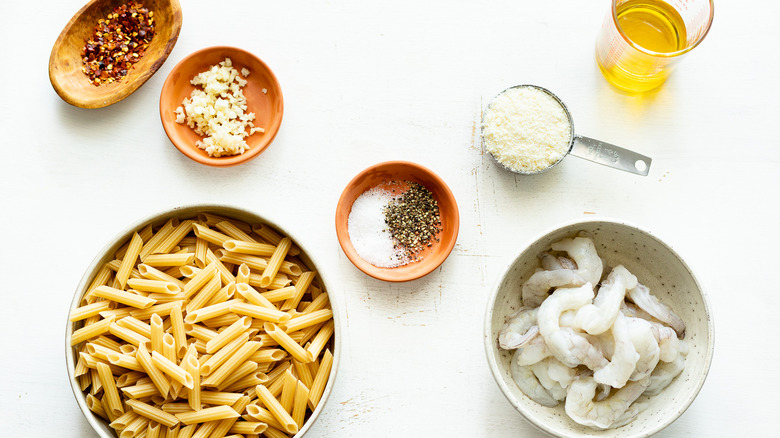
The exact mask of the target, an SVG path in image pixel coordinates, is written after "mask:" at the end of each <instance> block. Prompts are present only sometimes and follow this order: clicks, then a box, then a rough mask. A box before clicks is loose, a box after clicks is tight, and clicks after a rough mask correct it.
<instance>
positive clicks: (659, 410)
mask: <svg viewBox="0 0 780 438" xmlns="http://www.w3.org/2000/svg"><path fill="white" fill-rule="evenodd" d="M579 231H587V232H589V233H590V234H592V235H593V238H594V242H595V244H596V249H597V250H598V253H599V256H601V258H602V260H603V261H604V264H605V268H606V267H609V268H612V267H614V266H615V265H617V264H623V265H624V266H625V267H626V268H627V269H628V270H629V271H631V272H632V273H634V274H635V275H636V276H637V278H638V279H639V281H640V282H641V283H643V284H645V285H647V286H648V287H649V288H650V290H651V291H652V292H653V294H654V295H656V296H657V297H658V299H660V300H661V302H663V303H665V304H667V305H668V306H670V307H671V308H672V309H673V310H674V311H675V312H676V313H677V314H678V315H679V316H680V317H681V318H682V319H683V321H685V324H686V326H687V328H686V333H685V340H686V342H687V343H688V345H689V346H690V352H689V353H688V357H687V362H686V366H685V369H684V370H683V372H682V374H681V375H679V376H678V377H677V378H676V379H675V380H674V381H673V382H672V383H671V384H670V385H669V386H668V387H667V388H666V389H664V390H663V392H661V393H660V394H658V395H657V396H655V397H650V398H649V399H648V400H647V401H648V402H649V404H650V406H649V407H648V408H647V410H645V411H644V412H642V413H641V414H639V416H638V417H637V418H636V419H635V420H634V421H632V422H631V423H629V424H627V425H625V426H623V427H620V428H617V429H610V430H605V431H600V430H595V429H591V428H588V427H585V426H581V425H579V424H577V423H575V422H574V421H572V420H571V419H570V418H569V417H568V416H567V415H566V412H565V411H564V408H563V404H562V403H561V404H559V405H558V406H556V407H554V408H546V407H544V406H541V405H539V404H537V403H536V402H534V401H533V400H531V399H529V398H528V397H526V396H525V394H523V393H522V391H520V389H519V388H518V387H517V385H516V384H515V383H514V381H513V380H512V376H511V374H510V372H509V362H510V358H511V355H512V352H511V351H505V350H501V349H500V348H499V347H498V342H497V337H498V330H499V329H500V328H501V326H502V325H503V323H504V319H505V318H506V316H508V315H509V314H511V313H513V312H514V311H515V310H516V309H517V308H518V307H520V304H521V303H520V293H519V292H520V286H521V285H522V284H523V282H525V281H526V280H527V279H528V278H529V277H530V276H531V274H533V272H534V268H536V267H538V266H539V260H538V258H537V256H538V254H539V253H541V252H543V251H545V250H549V248H550V244H551V243H553V242H555V241H557V240H560V239H562V238H564V237H572V236H574V235H575V234H576V233H577V232H579ZM484 337H485V338H484V342H485V351H486V353H487V360H488V364H489V366H490V370H491V372H492V373H493V377H494V378H495V379H496V382H497V383H498V386H499V387H500V388H501V391H502V392H503V393H504V395H505V396H506V398H507V399H508V400H509V402H510V403H512V405H513V406H514V407H515V408H516V409H517V410H518V411H519V412H520V413H521V414H523V416H525V418H527V419H528V421H530V422H531V423H532V424H533V425H534V426H536V427H538V428H539V429H541V430H543V431H545V432H547V433H549V434H552V435H555V436H559V437H566V438H571V437H589V436H599V437H614V438H617V437H620V438H628V437H631V438H637V437H647V436H650V435H652V434H654V433H656V432H658V431H660V430H661V429H663V428H664V427H666V426H668V425H669V424H671V423H672V422H673V421H674V420H676V419H677V418H678V417H679V416H680V415H681V414H682V413H683V412H685V410H686V409H687V408H688V406H690V404H691V403H692V402H693V399H694V398H696V395H697V394H698V393H699V390H700V389H701V387H702V385H703V384H704V380H705V379H706V377H707V373H708V372H709V369H710V363H711V362H712V353H713V348H714V343H713V325H712V315H711V312H710V308H709V304H708V303H707V298H706V297H705V295H704V292H703V291H702V289H701V286H700V285H699V282H698V281H697V280H696V277H695V276H694V274H693V272H692V271H691V269H690V267H688V265H686V264H685V262H684V261H683V260H682V258H680V256H678V255H677V253H676V252H675V251H674V250H673V249H672V248H671V247H670V246H669V245H667V244H666V243H664V242H663V241H661V240H660V239H659V238H658V237H656V236H654V235H652V234H651V233H650V232H649V231H646V230H643V229H641V228H638V227H636V226H633V225H628V224H626V223H624V222H620V221H614V220H606V219H594V220H585V221H576V222H571V223H567V224H564V225H562V226H559V227H556V228H554V229H552V230H551V231H549V232H547V233H544V234H543V235H542V236H541V237H539V238H538V239H534V240H533V241H532V243H531V244H529V245H528V246H527V247H526V248H525V249H523V250H522V252H521V253H520V255H518V256H517V258H516V259H515V260H514V261H512V263H511V264H510V265H509V266H508V267H507V269H506V271H505V272H504V274H503V275H502V276H501V278H500V279H499V280H498V281H497V283H496V286H495V287H494V289H493V292H492V294H491V297H490V299H489V301H488V307H487V313H486V316H485V331H484ZM643 398H646V397H643Z"/></svg>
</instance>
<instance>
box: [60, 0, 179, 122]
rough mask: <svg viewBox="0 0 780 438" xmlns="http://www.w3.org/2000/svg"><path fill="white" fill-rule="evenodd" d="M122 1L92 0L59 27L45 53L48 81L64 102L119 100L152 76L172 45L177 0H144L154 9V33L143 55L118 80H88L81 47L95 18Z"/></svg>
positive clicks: (99, 103)
mask: <svg viewBox="0 0 780 438" xmlns="http://www.w3.org/2000/svg"><path fill="white" fill-rule="evenodd" d="M124 3H126V1H125V0H92V1H90V2H89V3H87V4H86V5H85V6H84V7H83V8H81V9H80V10H79V11H78V12H76V14H75V15H74V16H73V18H71V19H70V21H69V22H68V24H67V25H65V28H64V29H62V32H61V33H60V36H59V37H58V38H57V41H56V42H55V43H54V47H52V49H51V55H50V56H49V80H50V81H51V85H52V86H53V87H54V91H56V92H57V94H58V95H59V96H60V97H61V98H62V100H64V101H65V102H68V103H69V104H71V105H74V106H77V107H81V108H102V107H105V106H108V105H111V104H114V103H116V102H119V101H120V100H122V99H124V98H125V97H127V96H129V95H130V94H132V93H133V92H134V91H135V90H137V89H138V88H139V87H141V85H143V84H144V83H145V82H146V81H147V80H148V79H149V78H150V77H152V75H154V74H155V73H156V72H157V70H159V69H160V66H162V64H163V63H164V62H165V60H166V59H167V58H168V55H169V54H170V53H171V50H173V46H174V45H176V40H177V39H178V38H179V31H180V30H181V26H182V11H181V6H180V5H179V0H146V1H144V2H143V5H144V6H146V7H147V8H149V10H151V11H153V12H154V29H155V35H154V37H153V38H152V41H151V43H150V44H149V47H148V48H147V49H146V52H145V53H144V55H143V56H142V57H141V59H140V60H139V61H138V62H136V63H135V64H133V66H132V68H131V69H130V70H129V71H128V73H127V76H125V77H124V78H122V79H121V80H118V81H116V82H112V83H110V84H102V85H99V86H95V85H93V84H92V83H90V81H89V79H88V77H87V75H85V74H84V72H83V71H82V70H81V67H82V65H83V62H82V60H81V50H82V49H83V48H84V44H86V42H87V40H88V39H89V38H90V37H91V35H92V32H93V29H94V28H95V26H96V25H97V23H98V20H99V19H101V18H105V17H106V16H107V15H108V13H109V12H111V11H112V10H113V9H114V8H115V7H117V6H120V5H122V4H124Z"/></svg>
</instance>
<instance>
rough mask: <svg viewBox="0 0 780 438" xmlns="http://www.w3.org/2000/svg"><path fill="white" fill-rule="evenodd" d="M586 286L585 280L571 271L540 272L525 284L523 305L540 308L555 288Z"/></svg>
mask: <svg viewBox="0 0 780 438" xmlns="http://www.w3.org/2000/svg"><path fill="white" fill-rule="evenodd" d="M583 284H585V280H584V279H583V278H582V277H581V276H580V275H579V274H577V273H576V272H575V271H572V270H570V269H558V270H555V271H538V272H535V273H534V274H533V275H532V276H531V278H529V279H528V281H526V282H525V283H524V284H523V288H522V298H523V305H524V306H528V307H539V305H541V304H542V301H544V300H545V299H546V298H547V297H548V295H547V293H548V292H549V290H550V289H552V288H554V287H563V286H568V287H577V286H582V285H583Z"/></svg>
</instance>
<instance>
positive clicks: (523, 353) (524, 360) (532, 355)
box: [515, 335, 552, 366]
mask: <svg viewBox="0 0 780 438" xmlns="http://www.w3.org/2000/svg"><path fill="white" fill-rule="evenodd" d="M550 356H552V353H551V352H550V349H549V348H547V343H546V342H544V338H543V337H541V336H539V335H537V336H534V337H533V338H531V340H530V341H528V342H526V343H525V344H524V345H523V346H522V347H520V348H518V349H517V351H516V352H515V357H516V359H517V364H518V365H520V366H528V365H533V364H535V363H537V362H539V361H541V360H544V359H545V358H547V357H550Z"/></svg>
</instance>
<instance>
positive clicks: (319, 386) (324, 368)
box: [309, 350, 333, 410]
mask: <svg viewBox="0 0 780 438" xmlns="http://www.w3.org/2000/svg"><path fill="white" fill-rule="evenodd" d="M332 365H333V355H332V354H331V353H330V350H325V354H324V355H323V356H322V361H320V367H319V369H318V370H317V375H316V376H314V383H313V384H312V385H311V388H310V392H309V407H310V408H311V409H312V410H314V409H315V408H316V407H317V405H318V404H319V402H320V398H321V397H322V393H323V391H325V384H326V383H328V377H329V376H330V368H331V366H332Z"/></svg>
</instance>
